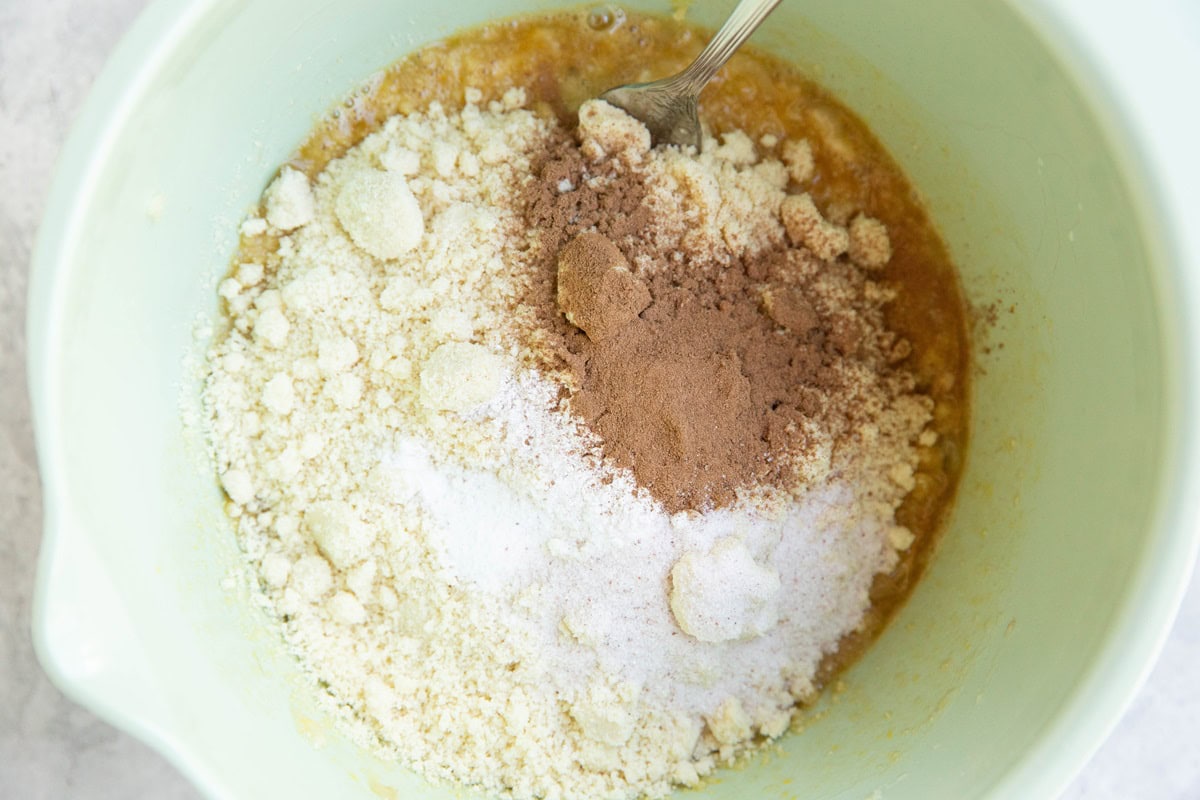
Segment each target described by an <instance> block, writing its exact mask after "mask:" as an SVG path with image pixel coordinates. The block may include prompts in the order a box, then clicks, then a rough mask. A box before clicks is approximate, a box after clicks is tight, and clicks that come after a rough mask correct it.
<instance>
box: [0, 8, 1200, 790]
mask: <svg viewBox="0 0 1200 800" xmlns="http://www.w3.org/2000/svg"><path fill="white" fill-rule="evenodd" d="M144 5H145V0H0V798H23V799H24V800H39V799H40V798H65V797H70V798H90V799H92V800H102V799H109V798H142V797H147V798H148V797H153V798H157V800H171V799H172V798H193V797H196V796H197V793H196V791H195V790H194V789H193V788H191V787H190V786H189V785H188V784H187V783H186V781H185V780H184V779H183V778H182V777H180V775H179V774H178V773H177V772H176V771H175V770H174V769H173V768H172V767H171V766H170V765H168V764H167V763H166V762H165V761H164V760H163V759H162V758H161V757H160V756H159V755H158V754H156V753H155V752H153V751H151V750H150V749H149V748H147V747H146V746H144V745H142V744H141V743H139V742H138V741H136V740H135V739H133V738H132V737H130V736H128V735H126V734H124V733H122V732H120V731H117V730H116V729H114V728H112V727H111V726H109V725H108V724H106V723H104V722H102V721H101V720H99V719H97V718H96V717H94V716H93V715H91V714H90V713H88V712H87V711H85V710H83V709H82V708H80V707H78V706H76V705H74V704H73V703H71V702H70V701H69V700H67V699H66V698H64V697H63V696H62V695H61V694H60V693H59V692H58V691H57V690H56V689H55V688H54V687H53V686H52V685H51V684H50V682H49V681H48V680H47V679H46V677H45V675H44V674H43V673H42V670H41V668H40V667H39V666H38V663H37V661H36V659H35V657H34V652H33V644H32V641H31V637H30V632H29V625H30V621H29V614H30V596H31V593H32V589H33V579H34V566H35V563H36V557H37V549H38V542H39V539H40V537H41V493H40V487H39V483H38V475H37V462H36V458H35V455H34V446H33V432H32V426H31V423H30V417H29V400H28V397H27V387H26V381H25V292H26V277H27V272H28V262H29V255H30V249H31V247H32V244H33V239H34V234H35V232H36V228H37V224H38V220H39V217H40V215H41V210H42V206H43V203H44V202H45V197H46V192H47V189H48V186H49V181H50V175H51V170H52V167H53V163H54V159H55V156H56V155H57V153H58V150H59V147H60V146H61V144H62V141H63V138H64V137H65V135H66V133H67V129H68V127H69V125H70V123H71V120H72V118H73V116H74V114H75V112H76V110H77V109H78V107H79V105H80V103H81V102H82V101H83V99H84V97H85V95H86V93H87V91H88V88H89V86H90V85H91V82H92V80H93V79H94V77H95V75H96V74H97V72H98V71H99V69H100V68H101V66H102V65H103V63H104V60H105V58H106V57H107V55H108V54H109V52H110V51H111V50H112V48H113V47H114V46H115V45H116V42H117V40H118V39H119V37H120V35H121V34H122V32H124V31H125V29H126V28H128V27H129V25H130V24H131V23H132V21H133V19H134V17H135V16H136V15H137V13H138V12H139V11H140V10H141V8H142V7H143V6H144ZM1197 664H1200V586H1198V584H1197V583H1196V582H1193V585H1192V589H1191V591H1190V592H1189V594H1188V596H1187V599H1186V600H1185V601H1184V605H1183V608H1182V610H1181V612H1180V616H1179V619H1178V621H1177V622H1176V624H1175V627H1174V629H1173V631H1172V632H1171V636H1170V639H1169V641H1168V642H1167V645H1166V648H1165V650H1164V651H1163V654H1162V657H1161V659H1160V660H1159V662H1158V665H1157V667H1156V668H1155V670H1154V672H1153V673H1152V674H1151V676H1150V679H1149V681H1148V682H1147V683H1146V685H1145V687H1144V688H1143V689H1142V690H1141V692H1140V693H1139V695H1138V697H1137V699H1136V700H1135V701H1134V703H1133V705H1132V706H1131V708H1130V709H1129V711H1128V713H1127V714H1126V715H1125V718H1124V719H1123V720H1122V721H1121V723H1120V724H1119V725H1118V727H1117V729H1116V730H1115V731H1114V733H1113V734H1112V736H1111V737H1110V738H1109V740H1108V742H1107V743H1106V744H1105V745H1104V746H1103V747H1102V748H1101V750H1100V751H1099V752H1098V753H1097V754H1096V755H1095V757H1094V758H1093V759H1092V761H1091V763H1090V764H1088V766H1087V767H1086V769H1085V770H1084V771H1083V773H1082V774H1080V775H1079V777H1078V778H1077V779H1076V780H1075V782H1074V783H1073V784H1072V786H1071V787H1070V789H1069V790H1068V791H1067V792H1066V794H1065V795H1064V797H1065V798H1068V799H1069V800H1081V799H1082V798H1088V799H1089V800H1107V799H1109V798H1111V799H1112V800H1118V799H1119V800H1126V799H1127V798H1157V799H1160V800H1196V798H1200V746H1198V745H1197V742H1200V680H1197V675H1200V668H1198V667H1197V666H1196V665H1197Z"/></svg>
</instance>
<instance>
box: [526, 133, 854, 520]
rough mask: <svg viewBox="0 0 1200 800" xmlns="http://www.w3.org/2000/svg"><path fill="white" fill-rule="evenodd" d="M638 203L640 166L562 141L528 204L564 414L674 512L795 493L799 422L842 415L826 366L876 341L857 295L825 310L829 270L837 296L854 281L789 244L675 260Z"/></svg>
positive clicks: (541, 314) (531, 300) (841, 267)
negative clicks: (751, 492) (746, 253)
mask: <svg viewBox="0 0 1200 800" xmlns="http://www.w3.org/2000/svg"><path fill="white" fill-rule="evenodd" d="M644 193H645V187H644V186H643V183H642V178H641V176H640V175H639V173H638V170H637V169H636V165H631V164H630V163H629V161H627V160H625V161H623V160H621V159H619V158H597V157H595V155H594V154H593V157H592V158H590V159H589V158H588V157H585V155H584V151H583V150H581V148H580V145H579V144H578V143H577V142H576V141H574V140H569V139H564V140H563V141H561V142H559V143H558V144H557V145H556V146H555V147H553V148H551V150H550V152H548V153H547V154H546V155H545V157H544V158H543V160H542V163H541V165H540V167H539V168H538V170H537V173H536V175H535V179H534V180H533V181H531V182H530V183H529V185H528V187H527V189H526V192H525V195H524V197H523V198H522V202H523V207H524V209H525V218H526V221H527V223H528V224H529V225H530V226H531V228H532V229H533V230H534V231H535V232H536V236H537V244H536V247H537V253H538V260H539V269H538V277H537V279H536V281H535V283H534V285H533V286H532V288H531V289H530V295H529V297H527V298H526V302H527V303H528V305H530V306H532V307H533V308H534V310H535V312H536V314H537V316H538V318H539V320H540V322H541V324H542V328H543V332H544V333H545V334H546V340H545V342H546V348H545V350H546V354H547V358H548V359H549V360H550V361H553V362H554V363H555V365H556V366H557V367H559V368H560V369H562V370H565V371H566V372H568V373H569V374H570V376H571V378H570V380H568V381H567V384H568V385H569V386H570V388H569V390H568V404H569V407H570V408H571V410H572V411H573V412H574V413H575V414H577V415H578V416H579V417H581V418H582V419H583V420H584V421H585V422H586V423H587V425H588V426H589V427H590V428H591V429H592V430H593V431H594V432H595V433H596V434H598V436H599V438H600V439H601V441H602V447H603V452H604V455H605V456H606V457H607V458H609V459H611V460H612V461H613V462H614V463H615V464H616V465H617V466H619V467H623V468H627V469H629V470H631V471H632V472H633V474H634V476H635V477H636V479H637V481H638V483H639V484H640V485H641V486H643V487H645V488H646V489H648V490H649V491H650V492H651V493H652V494H653V496H654V497H656V498H657V499H658V500H660V501H661V502H662V503H663V505H664V506H665V507H666V508H667V509H668V510H669V511H672V512H676V511H684V510H700V509H705V508H712V507H721V506H724V505H728V504H730V503H731V502H733V500H734V499H735V497H736V493H737V491H738V490H739V489H741V488H749V487H752V486H755V485H759V484H773V485H779V486H791V485H794V482H795V471H796V464H797V461H798V460H799V459H801V458H802V457H803V456H804V455H805V453H806V447H807V446H808V442H807V441H806V439H805V432H804V431H805V426H804V425H802V424H801V423H802V422H803V421H804V420H805V419H815V418H818V417H821V416H822V415H827V414H829V413H836V411H837V409H836V408H833V405H835V404H832V403H831V400H830V398H831V397H835V396H836V395H837V393H838V391H839V390H840V389H841V388H843V387H842V383H843V382H844V381H843V379H842V378H840V377H839V375H841V374H843V373H841V372H839V371H838V370H835V369H832V368H831V366H832V364H833V363H834V361H835V360H837V359H844V358H853V357H857V356H858V355H859V352H860V350H861V349H862V348H863V347H864V346H866V347H868V348H869V347H870V346H873V344H872V343H873V341H874V340H873V339H872V337H871V336H870V334H871V333H872V330H871V327H870V326H869V325H867V324H865V323H864V322H863V321H862V320H861V319H859V317H858V315H857V313H856V311H855V297H854V296H846V297H841V298H839V302H837V303H832V302H825V301H826V300H828V299H829V298H828V297H826V295H828V294H829V291H831V290H829V289H828V288H826V289H822V287H823V285H824V284H823V281H824V280H825V279H824V278H822V277H821V275H822V271H823V270H825V269H828V270H831V271H832V272H831V273H830V274H831V275H832V276H833V277H836V278H837V279H838V280H837V281H835V284H836V286H838V287H840V288H839V290H841V291H843V293H844V289H845V287H846V286H851V287H855V286H857V287H858V289H859V290H861V286H862V280H861V275H860V273H858V272H857V271H856V270H854V268H853V267H851V265H849V264H847V263H845V262H844V261H842V262H837V263H835V262H828V263H825V262H822V261H821V260H820V259H818V258H817V257H816V256H814V255H813V253H812V252H811V251H809V250H807V249H806V248H805V247H803V245H802V244H796V245H793V244H789V243H788V241H787V240H785V239H782V237H781V241H780V242H779V243H778V245H777V246H776V247H773V248H770V249H768V250H767V251H766V252H761V253H758V254H757V255H756V256H755V258H753V259H751V260H750V261H749V263H744V262H743V260H742V259H739V258H736V257H732V258H731V257H730V254H729V253H728V252H722V253H707V252H703V251H690V252H679V251H667V250H665V249H664V248H663V246H662V244H661V241H660V238H659V237H656V235H655V231H654V230H653V224H652V220H651V216H650V215H649V214H648V213H647V209H646V207H645V205H644V202H643V200H644ZM633 265H640V266H639V267H634V266H633ZM635 273H636V274H635ZM859 294H861V291H859ZM858 300H860V301H861V297H859V298H858ZM860 304H861V303H860ZM572 323H574V324H572Z"/></svg>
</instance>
